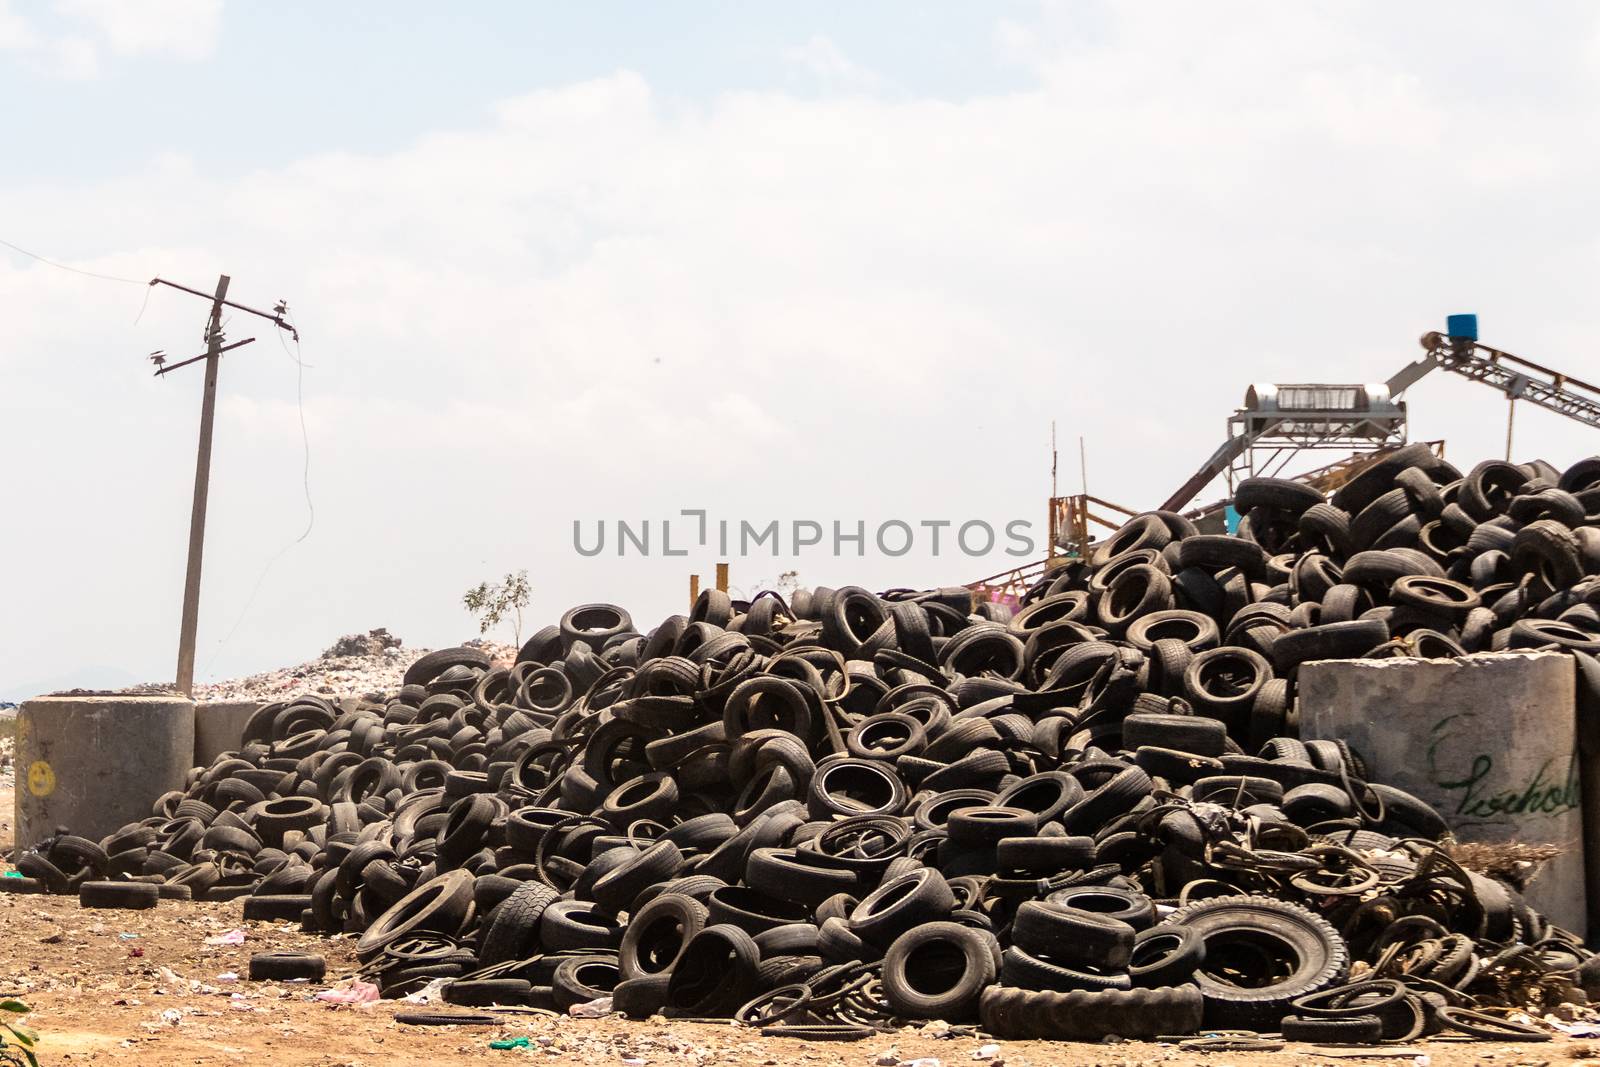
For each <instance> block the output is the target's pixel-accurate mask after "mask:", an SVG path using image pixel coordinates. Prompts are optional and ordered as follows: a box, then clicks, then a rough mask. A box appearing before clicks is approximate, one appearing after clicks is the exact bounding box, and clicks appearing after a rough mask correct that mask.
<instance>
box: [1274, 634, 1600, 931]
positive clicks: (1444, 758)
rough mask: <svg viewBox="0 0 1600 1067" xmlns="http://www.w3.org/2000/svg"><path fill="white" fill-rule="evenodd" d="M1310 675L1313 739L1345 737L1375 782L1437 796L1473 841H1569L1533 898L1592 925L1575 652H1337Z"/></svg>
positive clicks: (1303, 671)
mask: <svg viewBox="0 0 1600 1067" xmlns="http://www.w3.org/2000/svg"><path fill="white" fill-rule="evenodd" d="M1299 684H1300V732H1301V736H1302V737H1305V738H1307V739H1315V738H1327V739H1335V738H1339V739H1343V740H1344V741H1345V742H1347V743H1348V744H1349V745H1350V746H1351V747H1352V748H1353V749H1355V751H1356V752H1357V753H1358V754H1359V755H1360V756H1361V758H1362V759H1364V760H1365V761H1366V763H1367V767H1368V769H1369V772H1370V775H1371V777H1372V780H1373V781H1378V782H1387V783H1389V784H1391V785H1395V786H1398V787H1399V788H1401V789H1404V790H1406V791H1407V792H1410V793H1414V794H1415V795H1416V796H1418V797H1420V798H1421V799H1423V800H1425V801H1427V802H1428V803H1429V804H1432V805H1433V806H1434V807H1435V808H1437V809H1438V811H1439V813H1440V814H1441V815H1443V816H1444V819H1445V821H1446V822H1447V823H1449V825H1450V827H1451V829H1452V830H1453V831H1454V832H1455V834H1456V836H1457V837H1459V838H1461V839H1462V840H1463V841H1486V842H1503V841H1519V842H1524V843H1527V844H1551V845H1556V846H1558V847H1560V848H1561V849H1563V850H1564V852H1563V854H1562V855H1561V856H1560V857H1559V858H1557V859H1555V860H1553V861H1551V862H1550V863H1549V864H1547V865H1546V866H1545V868H1544V869H1543V870H1542V871H1541V872H1540V873H1539V875H1538V877H1537V878H1536V879H1535V880H1534V882H1533V883H1532V884H1531V885H1530V886H1529V888H1528V892H1527V898H1528V901H1529V903H1530V904H1532V905H1533V906H1534V907H1535V908H1537V909H1538V910H1540V911H1542V912H1544V913H1545V914H1546V915H1548V916H1549V917H1550V918H1551V919H1552V920H1554V921H1555V922H1556V923H1558V924H1559V925H1561V926H1564V927H1566V928H1567V929H1569V930H1574V931H1578V932H1580V933H1581V932H1583V931H1584V930H1585V929H1586V928H1587V908H1586V905H1585V886H1584V883H1585V879H1584V841H1583V812H1582V790H1581V788H1580V779H1579V760H1578V752H1577V736H1576V724H1575V715H1574V708H1575V701H1576V697H1575V691H1574V672H1573V666H1572V659H1571V657H1570V656H1566V655H1563V654H1560V653H1554V652H1505V653H1493V654H1482V655H1475V656H1464V657H1458V658H1455V659H1375V660H1333V661H1325V662H1318V663H1307V664H1305V665H1303V666H1302V667H1301V668H1300V679H1299Z"/></svg>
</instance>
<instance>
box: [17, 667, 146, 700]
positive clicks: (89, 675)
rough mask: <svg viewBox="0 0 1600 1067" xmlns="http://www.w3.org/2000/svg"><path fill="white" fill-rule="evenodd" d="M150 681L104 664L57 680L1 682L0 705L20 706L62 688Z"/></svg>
mask: <svg viewBox="0 0 1600 1067" xmlns="http://www.w3.org/2000/svg"><path fill="white" fill-rule="evenodd" d="M146 680H147V679H144V678H140V677H139V676H138V675H136V674H134V673H133V672H132V671H130V670H128V669H127V668H125V667H110V666H107V665H105V664H103V663H101V664H91V665H88V666H84V667H78V668H76V669H75V670H72V671H69V672H67V673H65V674H59V675H57V676H55V677H54V678H36V679H34V680H32V681H26V680H22V681H18V682H10V681H5V682H0V702H5V701H9V702H11V703H15V704H20V703H22V702H23V701H24V700H27V699H28V698H29V697H36V696H43V695H44V694H45V693H55V692H59V691H60V690H63V689H121V688H123V687H124V686H129V685H138V684H139V683H140V682H143V681H146Z"/></svg>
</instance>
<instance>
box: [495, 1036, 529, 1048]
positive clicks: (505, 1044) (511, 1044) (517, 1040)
mask: <svg viewBox="0 0 1600 1067" xmlns="http://www.w3.org/2000/svg"><path fill="white" fill-rule="evenodd" d="M489 1047H490V1048H527V1047H528V1039H527V1038H525V1037H511V1038H504V1039H502V1040H499V1041H491V1042H489Z"/></svg>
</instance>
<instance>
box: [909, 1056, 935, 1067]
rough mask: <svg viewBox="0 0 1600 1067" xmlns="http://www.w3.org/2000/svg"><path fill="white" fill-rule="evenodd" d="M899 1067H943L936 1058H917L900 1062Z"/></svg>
mask: <svg viewBox="0 0 1600 1067" xmlns="http://www.w3.org/2000/svg"><path fill="white" fill-rule="evenodd" d="M900 1067H944V1064H942V1063H940V1062H939V1058H938V1057H937V1056H919V1057H918V1058H916V1059H914V1060H901V1061H900Z"/></svg>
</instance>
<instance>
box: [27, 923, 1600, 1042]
mask: <svg viewBox="0 0 1600 1067" xmlns="http://www.w3.org/2000/svg"><path fill="white" fill-rule="evenodd" d="M239 914H240V906H239V904H238V903H237V902H233V903H218V904H207V903H179V902H173V901H163V902H162V903H161V904H160V906H159V907H158V908H156V909H154V910H152V911H145V912H129V911H98V910H83V909H80V908H79V907H78V903H77V901H76V900H75V899H73V898H69V897H39V896H11V895H0V998H3V997H15V998H17V999H20V1000H22V1001H24V1002H25V1003H27V1004H28V1005H30V1006H31V1007H32V1008H33V1012H32V1014H31V1015H29V1016H28V1019H27V1021H28V1024H29V1025H30V1026H31V1027H32V1028H33V1029H34V1030H35V1031H37V1032H38V1035H39V1053H40V1061H41V1063H43V1064H46V1065H50V1064H70V1063H102V1062H107V1063H109V1062H116V1063H118V1064H124V1065H128V1067H186V1065H189V1064H195V1065H202V1064H205V1065H209V1064H245V1063H249V1064H261V1063H272V1064H274V1065H275V1067H276V1065H283V1067H298V1065H308V1067H310V1065H314V1067H379V1065H380V1064H381V1065H388V1064H394V1065H413V1064H414V1065H418V1067H420V1065H424V1064H427V1065H430V1067H432V1065H436V1064H438V1063H439V1062H440V1061H441V1060H445V1059H450V1058H454V1057H456V1056H460V1055H475V1056H486V1057H489V1062H503V1063H506V1064H514V1063H519V1062H521V1063H526V1062H529V1061H530V1060H531V1059H538V1060H541V1061H546V1062H548V1061H555V1062H563V1063H570V1062H577V1063H582V1064H616V1065H619V1067H656V1065H663V1064H690V1065H693V1067H710V1065H714V1064H728V1065H735V1064H739V1065H746V1067H780V1065H788V1064H807V1065H818V1067H835V1065H849V1067H877V1065H880V1064H882V1065H888V1064H895V1063H899V1062H902V1061H908V1060H915V1059H921V1058H933V1059H937V1060H939V1061H940V1064H941V1067H959V1065H961V1064H974V1063H977V1064H984V1065H986V1067H1046V1065H1056V1064H1064V1065H1072V1067H1080V1065H1083V1067H1087V1065H1090V1064H1096V1065H1108V1067H1135V1065H1144V1064H1186V1063H1195V1064H1198V1063H1209V1064H1217V1065H1222V1064H1228V1065H1237V1067H1251V1065H1257V1067H1264V1065H1265V1064H1268V1063H1282V1062H1284V1057H1286V1056H1288V1057H1292V1059H1293V1060H1294V1061H1297V1062H1303V1063H1306V1064H1322V1063H1327V1064H1334V1063H1341V1062H1353V1061H1351V1060H1349V1059H1347V1058H1346V1057H1347V1056H1348V1055H1349V1054H1350V1053H1351V1052H1355V1051H1357V1050H1338V1051H1337V1052H1335V1051H1334V1050H1327V1051H1325V1050H1318V1049H1312V1048H1308V1047H1304V1046H1290V1047H1289V1049H1287V1050H1286V1051H1284V1052H1280V1053H1275V1054H1265V1053H1249V1054H1242V1053H1226V1054H1221V1053H1219V1054H1212V1055H1209V1056H1208V1055H1202V1054H1199V1053H1195V1052H1187V1051H1182V1050H1180V1049H1179V1048H1178V1047H1177V1046H1175V1045H1160V1044H1145V1043H1133V1042H1128V1043H1117V1044H1103V1045H1070V1044H1053V1043H1046V1042H1033V1041H1003V1042H998V1045H999V1051H998V1053H996V1054H994V1055H979V1054H978V1050H979V1049H980V1048H981V1047H982V1046H983V1045H984V1044H986V1043H987V1041H986V1040H985V1039H983V1038H980V1037H976V1036H964V1037H955V1038H944V1039H940V1038H936V1037H933V1036H930V1035H928V1034H925V1033H919V1032H916V1031H911V1030H906V1031H901V1032H898V1033H893V1034H882V1035H879V1036H877V1037H873V1038H869V1039H868V1040H865V1041H859V1042H855V1043H851V1044H818V1043H805V1042H800V1041H796V1040H792V1039H784V1038H763V1037H760V1036H759V1035H757V1034H756V1033H755V1032H754V1031H751V1030H743V1029H738V1028H735V1027H734V1026H732V1025H731V1024H730V1025H728V1026H717V1025H709V1024H699V1023H679V1022H663V1021H659V1020H658V1021H655V1022H643V1023H639V1022H626V1021H623V1020H613V1019H602V1020H586V1019H558V1018H554V1017H551V1016H536V1015H535V1016H530V1015H508V1016H506V1017H505V1020H504V1022H503V1024H501V1025H499V1026H493V1027H444V1028H424V1027H416V1026H405V1025H401V1024H398V1023H396V1022H395V1021H394V1018H393V1016H394V1014H395V1012H396V1011H398V1010H404V1009H405V1008H407V1007H412V1006H410V1005H404V1004H394V1003H388V1002H383V1003H379V1004H375V1005H371V1006H367V1007H359V1008H351V1007H335V1006H330V1005H327V1004H323V1003H320V1002H317V1001H315V1000H313V999H311V997H312V994H313V993H314V992H315V991H316V989H321V988H325V987H324V986H317V987H307V986H304V985H300V986H295V985H282V984H276V983H253V982H249V981H247V980H245V978H244V977H243V976H245V975H246V974H247V973H248V962H249V958H250V955H251V954H252V953H255V952H264V951H298V952H317V953H320V954H322V955H324V956H325V957H326V958H327V960H328V975H329V980H330V981H332V980H334V979H335V978H336V976H339V975H341V974H344V973H347V972H348V971H349V969H350V968H351V967H353V965H354V959H353V956H352V954H351V946H352V944H353V942H352V941H350V940H349V939H345V938H338V939H323V938H317V937H313V936H310V935H307V934H302V933H301V932H300V931H299V930H298V929H297V928H296V927H294V926H292V925H290V924H287V923H245V922H242V921H241V920H240V919H239ZM236 928H237V929H243V930H245V931H246V937H247V939H246V941H245V943H244V944H242V945H237V946H225V945H223V946H208V945H206V944H205V940H206V939H207V938H209V937H215V936H218V935H220V934H223V933H225V932H227V931H229V930H232V929H236ZM229 974H237V975H239V976H240V977H239V978H238V979H236V980H229V979H228V978H226V977H224V976H226V975H229ZM446 1010H452V1009H448V1008H447V1009H446ZM518 1036H527V1037H528V1038H529V1039H530V1046H529V1047H528V1048H518V1049H510V1050H505V1051H498V1050H491V1049H490V1048H489V1042H490V1041H491V1040H494V1039H497V1038H514V1037H518ZM1362 1051H1364V1052H1365V1053H1366V1054H1367V1056H1363V1059H1364V1060H1365V1061H1366V1062H1377V1063H1381V1062H1385V1061H1387V1062H1390V1063H1411V1062H1418V1061H1416V1059H1415V1057H1416V1056H1417V1055H1418V1054H1425V1055H1426V1056H1427V1057H1428V1059H1427V1060H1425V1061H1420V1062H1422V1063H1425V1064H1428V1065H1429V1067H1465V1065H1467V1064H1478V1063H1485V1062H1488V1063H1493V1064H1495V1067H1518V1065H1523V1064H1528V1065H1533V1064H1555V1063H1562V1064H1565V1063H1572V1062H1574V1061H1581V1060H1584V1059H1590V1058H1594V1059H1596V1060H1600V1043H1591V1042H1571V1041H1560V1042H1552V1043H1549V1044H1530V1045H1500V1044H1476V1043H1465V1042H1454V1041H1440V1040H1435V1041H1428V1042H1423V1043H1420V1044H1418V1045H1417V1046H1414V1047H1412V1049H1411V1052H1410V1054H1400V1055H1397V1050H1393V1049H1383V1050H1362ZM1338 1053H1342V1055H1341V1054H1338ZM1373 1054H1376V1056H1373ZM1368 1056H1372V1057H1373V1058H1370V1059H1368V1058H1367V1057H1368ZM917 1067H933V1065H932V1064H927V1063H923V1064H918V1065H917Z"/></svg>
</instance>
